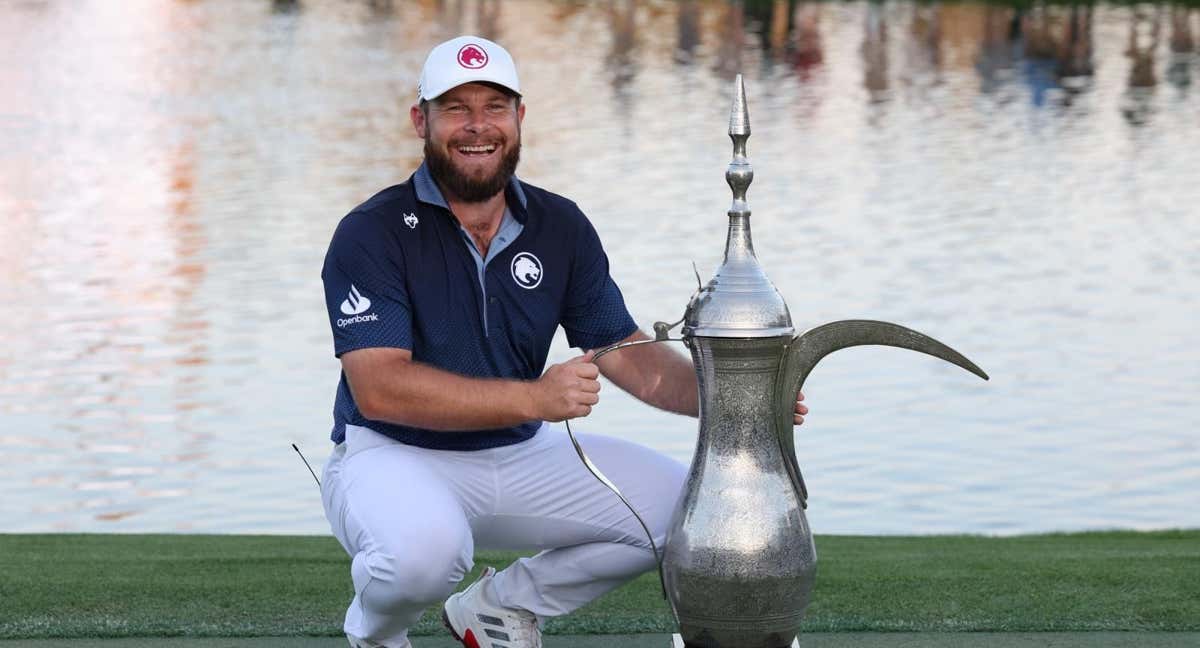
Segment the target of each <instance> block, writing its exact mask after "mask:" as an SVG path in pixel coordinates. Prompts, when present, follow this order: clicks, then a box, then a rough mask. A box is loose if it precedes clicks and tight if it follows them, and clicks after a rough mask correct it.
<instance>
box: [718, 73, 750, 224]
mask: <svg viewBox="0 0 1200 648" xmlns="http://www.w3.org/2000/svg"><path fill="white" fill-rule="evenodd" d="M734 86H735V87H734V93H733V109H732V110H730V112H729V139H731V140H733V161H732V162H730V163H729V168H728V169H726V170H725V182H728V183H729V188H730V189H732V190H733V206H732V207H730V208H729V215H730V216H733V215H734V214H744V215H746V216H749V215H750V205H748V204H747V203H746V191H747V190H748V189H750V183H751V182H753V181H754V167H752V166H750V161H749V160H747V159H746V140H748V139H750V111H749V109H748V108H747V107H746V84H745V83H743V82H742V75H740V74H739V75H737V79H736V80H735V81H734Z"/></svg>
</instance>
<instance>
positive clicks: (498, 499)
mask: <svg viewBox="0 0 1200 648" xmlns="http://www.w3.org/2000/svg"><path fill="white" fill-rule="evenodd" d="M410 116H411V120H412V125H413V128H414V130H415V132H416V134H417V136H419V137H421V138H422V139H423V140H424V142H425V149H424V151H425V161H424V163H423V164H422V165H421V166H420V168H418V169H417V170H416V172H415V173H414V174H413V175H412V176H411V177H410V178H409V179H408V180H407V181H405V182H404V183H402V184H399V185H396V186H394V187H390V188H388V189H385V190H383V191H381V192H380V193H378V194H376V195H375V196H374V197H372V198H371V199H369V200H367V201H366V202H365V203H363V204H362V205H360V206H358V207H357V208H355V209H354V210H353V211H351V212H350V214H348V215H347V216H346V217H345V218H343V219H342V221H341V223H340V224H339V225H338V227H337V230H336V232H335V233H334V235H333V240H332V242H331V243H330V245H329V251H328V254H327V255H326V258H325V266H324V269H323V271H322V279H323V280H324V284H325V299H326V304H327V307H328V309H329V314H330V322H331V324H332V328H333V337H334V347H335V353H336V354H337V356H338V357H339V358H340V360H341V364H342V375H341V380H340V382H339V384H338V390H337V397H336V401H335V405H334V426H333V433H332V438H333V442H334V443H335V444H336V445H335V447H334V451H333V453H332V455H331V456H330V459H329V461H328V462H327V463H326V465H325V470H324V479H322V482H321V484H322V500H323V502H324V506H325V512H326V516H327V517H328V518H329V522H330V525H331V527H332V529H333V533H334V535H335V536H336V537H337V539H338V541H339V542H341V544H342V546H343V547H344V548H345V549H346V551H347V552H348V553H349V554H350V556H351V557H352V563H351V578H352V580H353V583H354V599H353V601H352V602H351V604H350V607H349V609H348V610H347V612H346V619H345V631H346V635H347V637H348V638H349V640H350V643H351V645H353V646H356V647H359V648H366V647H372V648H373V647H378V646H387V647H389V648H405V647H407V646H410V645H411V644H410V643H409V640H408V637H407V633H408V628H409V627H411V626H412V625H413V624H414V623H416V621H417V619H418V618H419V617H420V616H421V613H422V611H424V610H425V608H426V607H428V606H429V605H430V604H432V603H435V602H438V601H442V600H444V599H446V598H447V597H448V596H449V595H450V594H451V592H453V590H454V589H455V586H456V585H457V584H458V583H460V582H461V581H462V579H463V578H464V576H465V575H466V574H467V572H469V571H470V570H471V568H472V566H473V560H472V557H473V554H474V550H475V548H476V547H487V548H497V549H522V550H540V553H538V554H537V555H535V556H533V557H530V558H523V559H521V560H518V561H517V562H515V563H513V564H512V565H510V566H509V567H507V568H506V569H504V570H503V571H501V572H498V573H497V572H494V571H493V570H491V569H488V570H485V571H484V573H483V575H482V576H481V577H480V578H479V580H477V581H476V582H475V583H473V584H472V585H471V586H470V587H469V588H467V589H466V590H464V591H463V592H461V593H459V594H455V595H454V596H449V599H448V600H445V604H444V607H443V618H444V621H445V623H446V625H447V627H448V628H449V629H450V631H451V632H452V633H453V634H454V635H455V637H457V638H458V639H459V640H460V641H462V643H463V645H464V646H468V647H469V648H481V647H483V646H491V647H493V648H533V647H538V646H541V632H540V623H541V621H542V620H543V619H545V618H547V617H552V616H556V615H561V614H566V613H568V612H570V611H572V610H574V609H576V608H579V607H580V606H582V605H584V604H585V603H587V602H589V601H591V600H592V599H594V598H596V597H598V596H600V595H601V594H603V593H605V592H607V591H609V590H611V589H613V588H614V587H616V586H618V585H620V584H621V583H623V582H625V581H626V580H628V579H630V578H632V577H634V576H636V575H638V574H640V573H642V572H644V571H647V570H650V569H653V567H654V556H653V554H652V552H651V549H650V544H649V540H648V539H647V538H646V537H645V534H644V533H643V531H642V529H641V527H640V525H639V524H638V522H637V521H636V520H635V518H634V517H633V516H632V515H630V513H629V512H628V510H626V509H625V508H624V507H623V506H622V505H621V503H620V501H619V500H617V498H616V497H615V496H614V495H613V494H612V493H611V492H609V491H608V490H606V489H605V488H604V486H603V485H601V484H600V483H599V482H597V481H596V479H595V478H594V477H593V476H592V475H591V474H590V473H589V472H588V471H587V470H586V469H585V468H584V466H583V465H582V464H581V463H580V461H579V459H578V457H576V455H575V452H574V449H573V446H572V445H571V443H570V440H569V439H568V437H567V435H566V432H565V430H564V428H563V427H562V426H561V425H560V424H559V423H558V422H561V421H564V420H566V419H570V418H575V417H581V416H587V415H588V414H589V413H590V412H591V409H592V407H593V406H594V405H596V403H597V402H598V401H599V391H600V383H599V382H598V377H599V375H600V374H603V375H604V376H605V377H606V378H608V379H609V380H611V381H612V382H613V383H615V384H616V385H617V386H619V387H620V388H621V389H624V390H625V391H627V392H629V393H630V394H632V395H634V396H635V397H637V398H638V399H640V400H642V401H644V402H646V403H648V404H650V405H652V406H654V407H658V408H661V409H665V410H668V411H672V412H677V413H681V414H686V415H689V416H696V414H697V407H698V404H697V390H696V378H695V373H694V371H693V369H692V364H691V362H690V361H689V360H688V359H687V358H686V357H684V356H683V355H682V354H679V353H677V352H676V351H674V350H672V349H670V348H667V347H666V346H665V345H655V344H648V345H642V346H636V347H632V348H630V349H629V350H623V351H620V352H617V353H612V354H608V355H605V356H604V357H603V358H601V359H600V360H599V361H597V362H595V363H593V362H592V355H593V352H592V351H586V352H585V353H583V354H582V355H579V356H577V357H574V358H572V359H570V360H568V361H566V362H563V363H561V364H556V365H552V366H550V367H548V368H547V367H546V358H547V354H548V351H549V348H550V342H551V340H552V338H553V336H554V333H555V331H556V330H557V329H558V327H559V326H561V327H562V328H563V330H564V331H565V332H566V336H567V341H568V342H569V343H570V345H571V346H572V347H574V348H578V349H582V350H594V349H598V348H601V347H604V346H608V345H610V344H613V343H616V342H621V341H634V340H645V339H648V336H646V335H645V334H644V333H643V332H641V331H640V330H639V329H638V327H637V325H636V324H635V323H634V321H633V319H632V318H631V317H630V315H629V312H628V310H627V309H626V308H625V303H624V299H623V298H622V296H621V292H620V290H619V289H618V288H617V285H616V284H615V283H614V282H613V280H612V278H611V277H610V276H609V269H608V258H607V256H606V255H605V253H604V249H603V248H602V246H601V244H600V240H599V238H598V237H597V235H596V231H595V229H594V228H593V227H592V225H591V223H590V222H589V221H588V219H587V218H586V217H585V216H584V215H583V213H582V212H581V211H580V210H579V208H578V207H577V206H576V205H575V204H574V203H573V202H571V201H569V200H567V199H565V198H563V197H561V196H558V195H556V194H553V193H551V192H548V191H546V190H544V189H540V188H538V187H535V186H533V185H530V184H528V183H525V182H522V181H520V180H518V179H517V178H516V176H515V175H514V173H515V171H516V168H517V163H518V160H519V159H520V152H521V123H522V121H523V120H524V118H525V105H524V103H522V96H521V90H520V85H519V82H518V80H517V72H516V67H515V65H514V63H513V60H512V58H511V57H510V56H509V54H508V52H506V51H505V50H504V48H502V47H500V46H499V45H497V44H496V43H493V42H491V41H488V40H485V39H482V38H477V37H473V36H463V37H460V38H455V39H453V40H450V41H447V42H445V43H442V44H441V45H438V46H437V47H435V48H434V49H433V50H432V51H431V52H430V54H429V57H428V58H427V59H426V61H425V66H424V68H423V70H422V73H421V80H420V86H419V88H418V98H417V103H416V105H414V106H413V107H412V109H411V111H410ZM806 411H807V410H805V409H804V407H803V405H800V404H799V403H797V416H796V420H797V423H799V422H800V421H801V420H802V419H801V418H800V416H801V415H802V414H804V413H806ZM581 442H582V443H583V445H584V446H585V447H586V448H587V450H588V452H589V454H590V455H591V456H592V458H593V460H594V461H595V462H596V464H597V465H598V466H599V467H600V469H601V470H603V471H604V472H605V473H606V474H607V475H608V476H609V477H610V478H611V479H612V480H613V481H614V482H615V483H616V484H617V485H618V486H619V487H620V488H621V490H622V492H623V493H624V494H625V495H626V497H627V498H628V499H629V500H630V501H631V502H632V503H633V505H634V507H635V508H637V509H638V511H639V513H641V514H642V516H643V517H644V518H645V520H646V522H647V524H648V525H649V526H650V529H651V531H652V532H653V533H654V534H655V535H656V538H655V541H656V542H657V543H658V544H659V546H662V543H663V540H664V538H663V536H664V534H665V533H666V529H667V525H668V523H669V521H670V515H671V513H672V512H673V510H674V507H675V502H676V499H677V498H678V495H679V493H680V489H681V486H682V483H683V480H684V477H685V473H686V469H685V468H684V467H683V466H682V465H680V464H679V463H677V462H675V461H672V460H670V459H668V458H666V457H665V456H663V455H661V454H658V453H656V452H654V451H651V450H649V449H647V448H645V447H642V446H640V445H636V444H633V443H629V442H625V441H621V440H618V439H614V438H610V437H605V436H587V435H583V436H582V437H581Z"/></svg>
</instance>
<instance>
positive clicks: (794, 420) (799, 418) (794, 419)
mask: <svg viewBox="0 0 1200 648" xmlns="http://www.w3.org/2000/svg"><path fill="white" fill-rule="evenodd" d="M792 424H793V425H803V424H804V417H803V416H800V415H799V414H796V415H795V416H793V417H792Z"/></svg>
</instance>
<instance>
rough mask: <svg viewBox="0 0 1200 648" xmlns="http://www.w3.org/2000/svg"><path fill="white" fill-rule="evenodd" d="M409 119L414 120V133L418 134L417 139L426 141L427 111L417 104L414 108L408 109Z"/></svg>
mask: <svg viewBox="0 0 1200 648" xmlns="http://www.w3.org/2000/svg"><path fill="white" fill-rule="evenodd" d="M408 118H409V119H411V120H412V125H413V131H415V132H416V133H417V137H419V138H421V139H425V129H426V128H427V127H428V124H427V123H426V120H425V111H424V110H421V107H420V106H418V105H417V104H413V107H412V108H409V109H408Z"/></svg>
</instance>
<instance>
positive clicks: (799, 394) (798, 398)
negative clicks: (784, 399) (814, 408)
mask: <svg viewBox="0 0 1200 648" xmlns="http://www.w3.org/2000/svg"><path fill="white" fill-rule="evenodd" d="M802 400H804V392H796V402H797V403H799V402H800V401H802Z"/></svg>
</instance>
